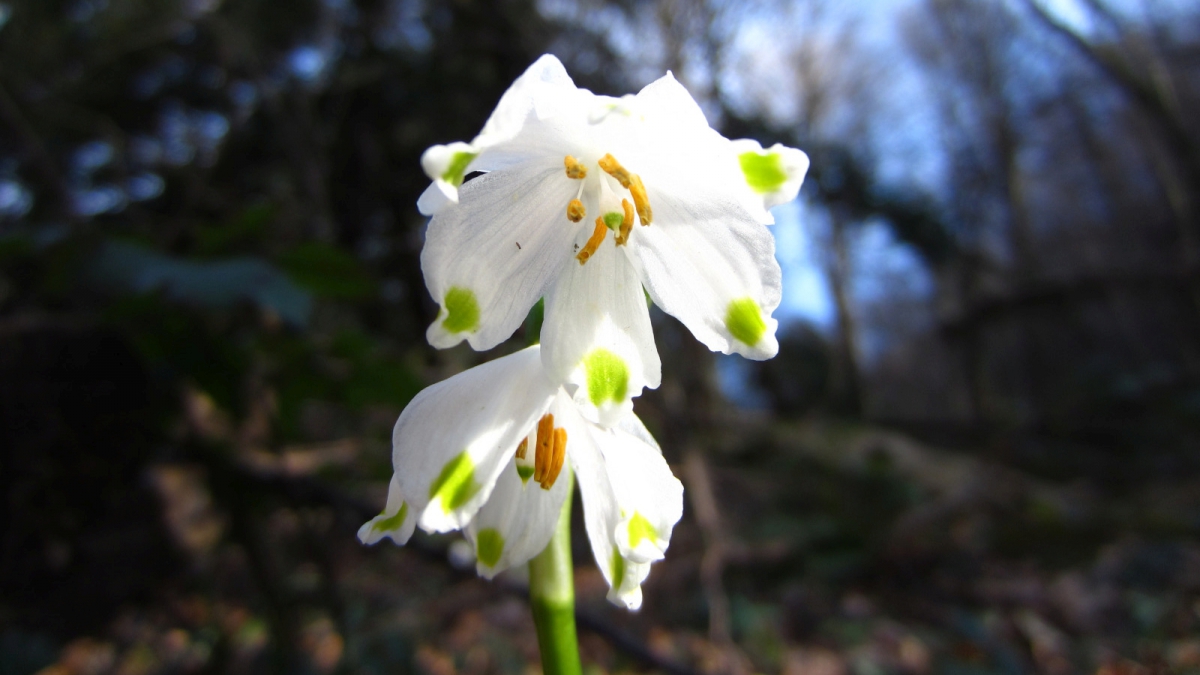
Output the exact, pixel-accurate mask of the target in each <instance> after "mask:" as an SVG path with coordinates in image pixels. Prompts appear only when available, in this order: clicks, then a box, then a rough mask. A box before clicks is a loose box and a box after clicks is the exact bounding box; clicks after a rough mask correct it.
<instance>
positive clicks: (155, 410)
mask: <svg viewBox="0 0 1200 675" xmlns="http://www.w3.org/2000/svg"><path fill="white" fill-rule="evenodd" d="M1110 1H1111V4H1106V0H1081V1H1079V2H1061V3H1055V4H1053V5H1052V6H1050V8H1049V9H1047V7H1046V6H1043V5H1039V4H1034V2H1032V1H1026V0H993V1H984V0H911V1H908V2H895V3H866V5H865V6H864V7H861V8H860V7H846V6H843V5H842V4H841V3H834V2H826V3H822V2H820V1H819V0H801V1H798V2H795V3H788V2H773V1H771V0H757V1H748V2H744V3H736V2H722V1H720V0H655V1H653V2H644V3H643V2H632V1H629V0H625V1H618V2H612V3H601V2H598V1H581V2H579V3H570V2H544V3H536V2H533V1H531V0H502V1H498V2H487V1H484V0H452V1H448V2H432V1H426V0H324V1H318V0H296V1H294V2H286V3H284V2H268V1H266V0H224V1H222V0H7V1H5V2H2V3H0V495H2V496H3V500H2V501H0V673H3V674H4V675H9V674H13V675H15V674H24V673H34V672H41V673H43V674H45V675H50V674H54V675H72V674H79V675H84V674H88V675H93V674H95V675H99V674H101V673H120V674H123V675H135V674H141V673H224V672H230V673H259V672H276V673H399V672H420V673H431V674H434V675H452V674H453V673H485V672H505V673H528V672H534V671H535V669H536V668H537V653H536V647H535V643H534V638H533V632H532V624H531V622H530V619H529V616H528V614H529V612H528V608H527V607H526V606H525V604H524V600H523V598H522V595H521V593H520V590H519V580H508V581H503V582H496V583H491V584H489V583H486V582H483V581H481V580H478V579H475V578H474V575H473V572H472V571H471V569H470V562H469V561H467V562H466V563H465V567H466V571H463V564H461V563H462V562H463V561H462V554H461V551H459V550H458V547H456V546H455V544H454V539H455V538H454V537H427V536H423V535H418V536H417V537H416V538H415V539H414V541H413V543H412V544H411V545H410V546H408V547H406V548H403V549H399V548H395V547H392V546H390V545H389V544H383V545H380V546H378V547H375V548H370V549H367V548H364V547H361V546H360V545H359V544H358V543H357V541H356V540H355V539H354V532H355V530H356V528H357V527H358V525H359V524H361V523H362V522H363V521H364V520H365V519H366V518H368V517H369V516H371V515H372V514H374V513H376V512H377V511H378V509H379V508H380V507H381V506H382V503H383V496H384V492H385V489H386V482H387V478H388V476H389V473H390V445H389V433H390V429H391V425H392V423H393V422H394V420H395V418H396V416H397V415H398V414H399V412H400V410H401V409H402V408H403V406H404V405H405V403H406V402H407V401H408V400H409V399H410V398H411V397H412V396H413V395H414V394H415V393H416V392H417V391H419V390H420V389H421V388H422V387H423V386H426V385H428V384H430V383H433V382H436V381H439V380H441V379H443V378H445V377H448V376H450V375H452V374H453V373H455V372H458V371H460V370H461V369H463V368H465V367H468V366H470V365H472V364H474V363H477V362H480V361H481V360H484V359H488V358H492V357H494V356H496V355H497V354H500V353H504V352H507V351H511V350H513V349H516V348H518V347H520V346H521V345H523V344H524V341H525V339H526V336H524V335H518V336H516V337H515V338H514V339H513V340H512V341H511V342H510V343H509V344H506V345H504V346H502V347H500V348H498V349H497V350H496V352H495V353H491V354H475V353H472V352H470V351H469V350H467V349H465V348H456V349H453V350H449V351H446V352H436V351H434V350H432V349H431V348H429V347H428V346H427V345H426V343H425V342H424V339H423V336H424V330H425V327H426V325H427V324H428V322H429V321H430V320H431V319H432V317H433V316H434V310H435V306H434V305H433V304H432V302H431V300H430V298H429V297H428V295H427V293H426V291H425V289H424V287H423V284H422V278H421V273H420V268H419V265H418V253H419V250H420V246H421V242H422V227H423V225H424V220H423V219H422V218H421V217H420V215H419V214H418V213H417V212H416V209H415V206H414V204H415V201H416V197H417V195H418V194H419V193H420V191H421V190H422V189H424V187H425V186H426V185H427V179H426V177H425V176H424V175H423V174H422V172H421V171H420V169H419V163H418V158H419V156H420V153H421V151H422V150H423V149H424V148H425V147H427V146H428V145H430V144H433V143H439V142H449V141H453V140H460V139H469V138H471V137H472V136H473V135H474V134H475V133H476V131H477V130H478V129H479V128H480V126H481V124H482V122H483V120H484V119H485V117H486V115H487V114H488V112H489V111H490V110H491V107H492V106H493V105H494V103H495V101H496V100H497V99H498V98H499V96H500V94H501V93H502V92H503V91H504V89H505V88H506V87H507V85H508V84H509V83H510V82H511V81H512V80H513V78H514V77H516V76H517V75H518V74H519V73H520V72H521V71H522V70H523V69H524V68H525V67H526V66H527V65H528V64H529V63H531V62H532V61H533V60H534V59H535V58H536V57H537V56H538V55H540V54H542V53H544V52H547V51H549V52H552V53H555V54H557V55H558V56H559V57H560V58H561V59H562V60H563V61H564V62H565V63H566V65H567V67H568V70H569V71H570V72H571V73H572V75H573V76H574V77H575V78H576V81H577V82H578V83H579V84H581V85H582V86H587V87H589V88H592V89H594V90H596V91H599V92H602V93H610V94H621V93H625V92H628V91H634V90H636V89H637V88H638V87H640V86H641V85H643V84H645V83H646V82H648V81H649V80H650V79H652V78H654V77H657V76H658V75H660V74H661V73H662V72H663V71H665V70H666V69H672V70H673V71H674V72H675V73H676V74H677V75H678V76H679V77H680V79H681V80H683V81H684V82H685V83H686V84H687V85H688V86H689V87H690V88H691V89H692V91H693V92H694V93H695V94H696V96H697V97H698V98H699V99H700V100H701V101H702V102H703V104H704V106H705V108H706V111H707V112H708V114H709V116H710V120H711V121H712V122H713V123H714V125H716V126H718V127H719V128H720V129H722V130H723V131H724V132H725V133H726V135H728V136H731V137H746V136H749V137H754V138H757V139H759V140H761V141H763V142H764V144H767V143H770V142H775V141H783V142H785V143H788V144H791V145H795V146H797V147H800V148H803V149H805V150H806V151H808V152H809V153H810V155H811V157H812V161H813V169H812V172H811V174H810V177H809V179H808V182H807V184H806V185H805V190H804V193H803V195H802V201H803V202H804V204H805V207H804V209H803V217H804V227H805V228H807V229H806V232H808V235H809V239H810V240H811V242H812V249H811V251H809V253H808V257H807V258H806V260H807V264H808V265H810V266H811V267H812V269H817V270H819V272H820V274H821V275H822V278H824V279H825V281H826V284H827V287H828V288H829V290H830V297H831V298H832V300H831V306H832V307H833V316H832V321H830V322H828V325H826V326H824V327H814V326H813V325H809V324H806V323H804V322H802V321H799V320H797V319H795V318H794V317H793V318H792V319H790V320H788V321H785V326H784V327H783V328H782V330H781V344H782V347H781V351H780V355H779V357H778V358H776V359H775V360H773V361H770V362H767V363H764V364H752V365H746V366H739V367H737V368H736V369H735V370H734V371H733V373H734V375H733V377H734V379H735V380H737V382H735V384H737V385H738V386H737V387H735V388H734V389H736V390H737V391H738V392H740V393H739V394H737V395H732V394H728V393H727V392H729V391H730V387H729V386H728V382H726V386H724V387H722V386H718V382H719V380H718V378H717V376H716V372H717V370H716V368H715V364H716V363H717V359H716V358H715V357H713V356H711V355H710V354H708V353H707V351H705V350H704V349H703V348H702V347H700V346H698V345H697V344H696V343H695V342H694V341H693V340H692V338H691V337H690V336H689V335H688V334H687V333H686V331H683V330H682V329H681V328H680V327H679V326H678V324H677V323H675V322H674V321H673V320H672V319H670V318H669V317H666V316H662V315H661V314H656V315H655V328H656V333H657V335H658V341H659V347H660V350H661V351H662V353H663V360H664V368H663V385H662V387H661V388H660V389H658V390H656V391H651V392H647V393H646V394H645V395H644V396H643V397H642V398H641V399H639V400H638V402H637V410H638V412H639V414H640V415H641V416H642V417H643V419H645V420H646V422H647V424H648V426H649V427H650V428H651V429H652V430H653V431H654V432H655V433H656V435H657V436H658V437H659V439H660V441H661V442H662V445H663V447H664V449H665V452H666V455H667V458H668V460H669V461H670V462H671V464H672V466H673V468H674V469H675V472H676V474H677V475H679V477H680V478H681V479H682V480H683V481H684V483H685V485H686V487H687V496H686V499H687V505H686V513H685V515H684V519H683V521H682V522H681V523H680V525H679V526H678V527H677V528H676V531H675V536H674V538H673V540H672V545H671V549H670V552H669V554H668V558H667V560H666V561H665V562H663V563H660V564H658V565H657V566H656V568H655V570H654V572H653V574H652V575H651V577H650V579H649V581H648V582H647V584H646V586H645V591H646V601H645V606H644V608H643V609H642V611H641V612H640V613H638V614H629V613H625V612H623V611H619V610H616V609H614V608H611V607H609V606H607V605H606V604H605V602H604V600H603V595H604V585H603V581H602V580H601V579H600V577H599V574H598V573H597V572H596V571H595V569H594V567H593V565H592V563H591V561H590V556H589V555H588V554H587V550H586V545H585V544H584V542H583V540H582V534H581V530H580V531H577V534H576V561H577V564H578V570H577V575H578V587H579V596H580V600H579V602H580V614H581V637H582V644H583V649H584V657H585V661H586V667H587V668H588V669H589V670H588V672H592V673H598V672H616V671H623V672H624V671H636V672H646V671H659V672H668V673H689V672H694V673H750V672H772V673H773V672H781V673H785V674H787V675H812V674H822V675H836V674H839V673H856V674H862V675H866V674H874V673H1023V672H1043V673H1054V674H1059V673H1076V672H1079V673H1084V672H1086V673H1101V672H1103V673H1156V672H1187V671H1189V670H1190V671H1191V672H1197V671H1198V670H1200V638H1197V635H1200V546H1198V545H1197V543H1196V542H1197V539H1196V535H1197V533H1198V531H1200V474H1198V473H1197V468H1198V467H1197V464H1198V462H1200V453H1197V449H1198V442H1200V115H1198V114H1197V112H1198V111H1200V106H1198V105H1197V104H1198V97H1200V10H1198V9H1197V8H1196V7H1194V6H1191V7H1189V6H1188V5H1187V4H1186V3H1179V4H1175V3H1171V2H1167V1H1166V0H1110ZM1063 8H1067V9H1068V10H1069V11H1064V9H1063ZM755 26H756V27H757V28H756V29H755V30H758V31H759V33H758V34H754V33H749V37H747V34H748V33H747V31H750V27H755ZM764 27H766V28H764ZM781 227H782V226H781ZM871 233H875V234H876V235H877V234H878V233H883V234H884V235H885V236H886V238H887V239H888V241H890V242H891V244H890V247H891V248H890V249H889V250H891V251H893V253H895V255H905V256H908V259H910V260H912V261H916V264H915V265H910V266H909V267H907V268H904V269H906V270H907V272H901V273H898V272H895V270H892V271H891V272H889V268H887V266H886V265H883V264H881V263H878V261H877V260H875V259H873V258H870V257H866V256H864V254H863V250H864V247H865V244H864V242H865V241H867V239H868V235H869V234H871ZM872 236H874V235H872ZM791 254H792V253H791V252H789V251H787V250H784V248H782V247H781V250H780V255H781V257H786V256H788V255H791ZM914 275H917V276H920V277H921V278H923V279H926V280H927V283H925V284H924V285H923V286H922V287H920V288H916V287H915V286H914V284H913V283H912V279H913V278H915V277H914ZM868 281H870V282H871V288H873V289H874V290H873V291H871V292H865V291H863V290H862V289H863V288H864V284H866V283H867V282H868ZM918 286H919V285H918ZM785 318H786V317H785ZM747 401H750V402H757V405H750V404H749V403H747ZM577 511H578V509H577ZM577 525H578V523H577ZM456 561H458V563H459V564H458V566H457V567H456V566H455V565H456Z"/></svg>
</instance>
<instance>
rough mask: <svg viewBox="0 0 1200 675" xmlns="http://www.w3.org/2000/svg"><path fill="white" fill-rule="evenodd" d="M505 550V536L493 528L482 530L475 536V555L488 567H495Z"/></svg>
mask: <svg viewBox="0 0 1200 675" xmlns="http://www.w3.org/2000/svg"><path fill="white" fill-rule="evenodd" d="M503 552H504V537H502V536H500V533H499V532H497V531H496V530H494V529H492V528H490V527H489V528H487V529H486V530H480V531H479V534H477V535H476V536H475V557H476V558H479V562H481V563H483V564H484V565H487V566H488V567H495V566H496V563H498V562H500V554H501V553H503Z"/></svg>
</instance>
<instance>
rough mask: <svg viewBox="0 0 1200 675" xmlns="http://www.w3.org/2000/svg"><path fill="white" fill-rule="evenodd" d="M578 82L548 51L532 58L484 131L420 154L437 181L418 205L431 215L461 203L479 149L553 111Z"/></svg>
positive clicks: (511, 135) (426, 168)
mask: <svg viewBox="0 0 1200 675" xmlns="http://www.w3.org/2000/svg"><path fill="white" fill-rule="evenodd" d="M574 90H575V84H574V83H573V82H571V77H570V76H569V75H567V71H566V69H565V68H563V65H562V63H560V62H559V60H558V59H556V58H554V57H553V56H550V55H549V54H547V55H545V56H543V57H541V58H540V59H538V60H537V61H534V63H533V65H531V66H529V68H527V69H526V70H525V72H524V73H523V74H522V75H521V76H520V77H518V78H517V79H516V81H515V82H513V83H512V86H510V87H509V88H508V91H506V92H504V95H503V96H501V97H500V102H499V103H498V104H497V105H496V109H495V110H494V111H493V112H492V114H491V116H490V117H488V120H487V122H486V123H484V125H483V130H482V131H480V132H479V135H478V136H476V137H475V139H474V140H473V141H471V142H470V143H463V142H461V141H460V142H455V143H450V144H449V145H435V146H433V147H431V148H429V149H428V150H426V151H425V152H424V153H423V154H422V155H421V168H422V169H424V170H425V175H427V176H429V178H430V180H432V181H433V183H432V184H430V186H429V187H428V188H426V190H425V192H423V193H422V194H421V197H420V198H419V199H418V200H417V209H418V210H419V211H420V212H421V213H423V214H425V215H427V216H431V215H433V214H435V213H437V212H438V211H440V210H442V209H443V208H445V207H446V206H448V205H450V204H457V203H458V187H459V186H460V185H462V182H463V176H465V175H466V174H467V173H468V171H472V170H475V167H474V166H472V163H473V160H474V159H475V158H476V157H478V156H479V153H480V151H482V150H483V149H484V148H487V147H489V146H492V145H495V144H496V143H500V142H502V141H506V140H508V139H510V138H512V137H513V136H515V135H516V134H517V132H518V131H520V129H521V125H523V124H524V123H525V118H526V117H527V116H528V115H529V114H531V113H532V114H534V115H549V114H552V113H553V107H552V105H553V103H554V102H557V101H561V100H563V98H564V96H570V94H571V92H573V91H574Z"/></svg>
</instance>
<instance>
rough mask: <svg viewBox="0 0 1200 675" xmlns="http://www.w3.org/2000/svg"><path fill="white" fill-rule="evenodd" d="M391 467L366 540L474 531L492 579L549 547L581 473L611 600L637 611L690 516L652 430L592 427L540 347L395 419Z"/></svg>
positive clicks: (421, 400) (439, 388)
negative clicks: (555, 378) (653, 568)
mask: <svg viewBox="0 0 1200 675" xmlns="http://www.w3.org/2000/svg"><path fill="white" fill-rule="evenodd" d="M392 464H393V468H394V469H395V474H394V475H393V476H392V480H391V484H390V486H389V490H388V499H387V506H386V507H385V508H384V510H383V513H381V514H380V515H379V516H377V517H375V518H374V519H372V520H371V521H369V522H367V523H366V524H364V525H363V526H362V528H361V529H360V530H359V532H358V536H359V539H361V540H362V541H363V543H367V544H374V543H376V542H378V541H379V540H381V539H383V538H385V537H387V538H390V539H392V540H393V541H394V542H396V543H397V544H404V543H405V542H407V541H408V539H409V537H411V536H412V533H413V530H414V529H415V528H416V527H418V526H419V527H421V528H422V529H423V530H425V531H427V532H447V531H450V530H456V529H463V530H465V532H466V535H467V538H468V540H469V541H470V542H471V544H472V545H473V546H474V548H475V553H476V570H477V571H478V573H479V574H480V575H481V576H484V577H487V578H489V579H490V578H491V577H493V576H495V575H496V574H498V573H499V572H501V571H503V570H505V569H508V568H509V567H513V566H516V565H521V564H523V563H526V562H528V561H529V560H531V559H532V558H533V557H534V556H536V555H537V554H538V553H540V552H541V551H542V549H544V548H545V547H546V545H547V543H548V542H549V541H550V538H551V535H552V534H553V533H554V528H555V524H556V523H557V521H558V516H559V512H560V510H561V508H562V505H563V500H564V499H569V498H570V495H569V494H568V490H567V485H568V484H569V482H570V481H568V480H564V478H563V476H564V474H563V472H564V471H573V472H574V475H575V477H576V481H577V482H578V484H579V490H580V493H581V495H582V497H583V510H584V522H585V524H586V528H587V533H588V539H589V540H590V542H591V548H592V554H593V555H594V556H595V558H596V563H597V565H598V566H599V567H600V571H601V572H602V574H603V575H604V578H605V580H607V581H608V583H609V586H610V591H609V594H608V598H609V600H610V601H612V602H614V603H616V604H620V605H623V606H625V607H628V608H630V609H637V608H638V607H639V606H640V605H641V597H642V595H641V583H642V581H643V580H644V579H645V578H646V576H647V575H648V574H649V573H650V564H651V563H652V562H654V561H655V560H659V559H661V558H662V557H663V556H664V554H665V552H666V549H667V545H668V542H669V540H670V537H671V530H672V528H673V527H674V526H675V523H676V522H678V521H679V518H680V517H681V516H682V514H683V486H682V485H681V484H680V483H679V481H678V480H676V478H675V477H674V476H673V475H672V474H671V470H670V468H669V467H668V466H667V463H666V461H664V460H663V457H662V452H661V450H660V449H659V447H658V444H657V443H655V441H654V439H653V437H651V436H650V434H649V432H648V431H646V428H645V427H644V426H643V425H642V423H641V421H640V420H638V418H637V417H636V416H634V415H633V414H632V413H630V414H628V415H626V416H624V417H622V418H621V419H620V420H618V421H617V423H616V424H615V425H614V426H612V427H611V428H605V427H601V426H598V425H596V424H593V423H591V422H589V421H587V420H585V419H584V418H583V417H582V416H581V415H580V414H579V411H578V409H577V406H576V405H575V403H574V402H573V401H572V400H571V398H570V397H569V396H567V395H566V394H565V392H564V391H563V390H562V388H561V387H560V386H559V385H558V384H556V383H553V382H551V381H550V380H549V379H548V378H547V377H546V375H545V373H544V370H543V367H542V363H541V353H540V348H539V347H538V346H537V345H535V346H533V347H530V348H528V349H525V350H523V351H520V352H517V353H515V354H512V355H509V356H506V357H503V358H500V359H496V360H494V361H490V362H488V363H485V364H483V365H481V366H477V367H475V368H471V369H470V370H467V371H464V372H462V373H460V374H458V375H456V376H454V377H452V378H450V379H448V380H445V381H443V382H440V383H438V384H435V385H433V386H431V387H429V388H427V389H425V390H424V391H422V392H421V393H420V394H418V395H417V397H416V398H414V399H413V401H412V402H411V403H410V404H409V405H408V407H407V408H405V410H404V412H403V413H402V414H401V415H400V419H399V420H398V421H397V422H396V427H395V430H394V431H393V433H392ZM568 467H569V468H568Z"/></svg>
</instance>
